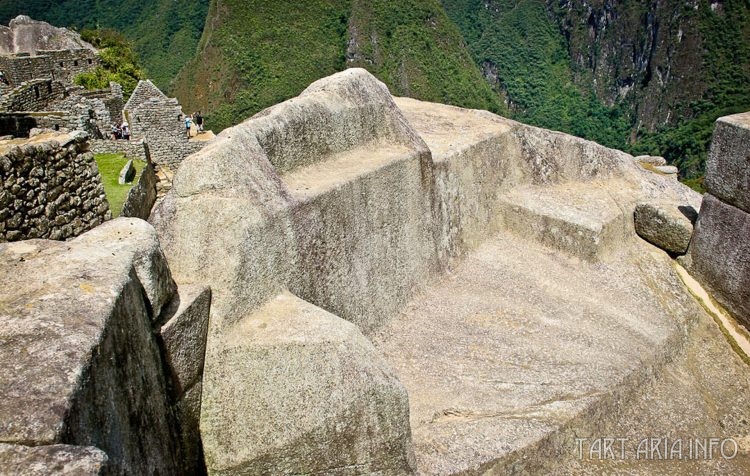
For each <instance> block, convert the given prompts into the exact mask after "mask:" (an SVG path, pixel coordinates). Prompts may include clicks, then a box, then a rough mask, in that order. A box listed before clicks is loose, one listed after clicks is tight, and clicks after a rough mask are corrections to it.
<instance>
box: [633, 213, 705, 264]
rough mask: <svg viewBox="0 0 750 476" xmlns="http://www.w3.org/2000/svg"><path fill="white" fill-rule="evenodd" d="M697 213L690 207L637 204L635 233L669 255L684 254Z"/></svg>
mask: <svg viewBox="0 0 750 476" xmlns="http://www.w3.org/2000/svg"><path fill="white" fill-rule="evenodd" d="M697 216H698V212H696V211H695V209H693V208H692V207H691V206H689V205H687V204H685V205H677V204H671V203H639V204H638V205H636V207H635V213H634V220H635V231H636V233H638V235H639V236H640V237H641V238H643V239H644V240H646V241H648V242H649V243H651V244H652V245H655V246H658V247H659V248H661V249H663V250H665V251H668V252H669V253H676V254H684V253H685V252H686V251H687V248H688V245H689V244H690V237H691V236H692V234H693V221H692V220H695V218H697Z"/></svg>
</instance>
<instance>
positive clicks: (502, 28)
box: [443, 0, 750, 177]
mask: <svg viewBox="0 0 750 476" xmlns="http://www.w3.org/2000/svg"><path fill="white" fill-rule="evenodd" d="M443 4H444V6H445V8H446V11H447V12H448V14H449V16H450V17H451V18H452V19H453V20H454V22H455V23H456V24H457V25H458V26H459V28H460V29H461V31H462V33H463V35H464V37H465V38H466V41H467V43H468V44H469V47H470V50H471V52H472V55H473V57H474V60H475V62H476V63H477V64H478V65H480V66H481V67H482V69H483V71H484V73H485V77H486V78H487V79H488V80H489V81H490V82H492V83H495V85H496V86H495V87H496V88H497V89H501V90H503V91H505V92H506V95H507V97H508V99H509V101H510V103H511V107H512V111H513V114H514V116H515V117H517V118H518V119H520V120H522V121H526V122H529V123H532V124H536V125H541V126H544V127H549V128H553V129H560V130H564V131H567V132H572V133H574V134H576V135H580V136H583V137H587V138H591V139H594V140H597V141H599V142H602V143H604V144H607V145H610V146H614V147H618V148H623V149H627V150H630V151H632V152H634V153H653V154H659V155H662V154H663V155H665V156H666V157H667V158H668V159H669V160H670V161H671V162H673V163H675V164H676V165H679V166H680V168H681V170H682V173H683V174H684V175H685V176H688V177H696V176H700V175H702V172H703V166H704V163H705V157H706V148H707V146H708V141H709V140H710V135H711V130H712V128H713V121H714V120H715V119H716V118H717V117H719V116H721V115H726V114H731V113H734V112H739V111H742V110H747V109H750V2H749V1H747V0H725V1H717V0H711V1H707V0H690V1H687V2H686V1H684V0H659V1H650V2H625V1H614V0H604V1H588V0H559V1H552V0H549V1H544V0H443Z"/></svg>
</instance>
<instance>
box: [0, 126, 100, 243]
mask: <svg viewBox="0 0 750 476" xmlns="http://www.w3.org/2000/svg"><path fill="white" fill-rule="evenodd" d="M0 148H3V149H5V150H4V151H2V152H0V181H2V184H3V187H2V190H0V241H18V240H23V239H30V238H49V239H53V240H64V239H68V238H72V237H74V236H78V235H80V234H81V233H83V232H84V231H87V230H90V229H91V228H93V227H95V226H97V225H99V224H101V223H102V222H104V221H105V220H108V219H109V218H110V217H111V213H110V210H109V204H108V203H107V199H106V196H105V194H104V187H103V186H102V183H101V178H100V176H99V170H98V168H97V166H96V162H95V161H94V157H93V154H91V153H90V152H88V144H87V136H86V135H85V134H82V133H75V134H66V135H52V136H49V137H46V136H39V137H36V138H34V139H33V140H31V141H29V142H28V143H26V144H20V145H17V144H15V143H11V144H9V146H3V145H2V144H0Z"/></svg>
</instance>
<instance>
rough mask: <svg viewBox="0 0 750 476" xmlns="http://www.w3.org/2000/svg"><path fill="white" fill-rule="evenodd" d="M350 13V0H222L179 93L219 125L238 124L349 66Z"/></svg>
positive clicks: (177, 87) (213, 9)
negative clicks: (346, 53) (281, 0)
mask: <svg viewBox="0 0 750 476" xmlns="http://www.w3.org/2000/svg"><path fill="white" fill-rule="evenodd" d="M348 15H349V2H348V1H347V0H334V1H326V0H310V1H305V2H297V3H279V2H267V1H263V0H227V1H222V2H216V1H214V2H212V3H211V9H210V12H209V19H208V23H209V24H208V27H207V28H206V31H205V32H204V35H203V38H202V40H201V44H200V46H199V53H198V55H197V56H196V57H195V58H194V59H193V60H192V61H190V62H189V63H188V64H187V65H186V66H185V68H184V69H183V70H182V72H181V73H180V75H179V77H178V78H177V80H176V82H175V89H174V92H175V94H176V96H177V97H178V99H180V102H181V103H182V104H183V105H184V106H185V107H186V110H191V111H192V110H201V111H203V112H204V113H206V123H207V125H208V127H210V128H211V129H213V130H214V131H217V130H221V129H223V128H225V127H228V126H231V125H233V124H236V123H237V122H239V121H241V120H242V119H245V118H247V117H249V116H251V115H253V114H254V113H256V112H258V111H260V110H261V109H264V108H266V107H268V106H271V105H273V104H276V103H278V102H281V101H283V100H285V99H288V98H290V97H293V96H296V95H298V94H299V93H300V92H301V91H302V90H303V89H304V88H306V87H307V86H308V85H309V84H310V83H311V82H313V81H315V80H316V79H319V78H321V77H324V76H327V75H330V74H332V73H334V72H336V71H339V70H341V69H342V68H343V67H344V63H345V57H344V51H345V48H346V28H347V18H348Z"/></svg>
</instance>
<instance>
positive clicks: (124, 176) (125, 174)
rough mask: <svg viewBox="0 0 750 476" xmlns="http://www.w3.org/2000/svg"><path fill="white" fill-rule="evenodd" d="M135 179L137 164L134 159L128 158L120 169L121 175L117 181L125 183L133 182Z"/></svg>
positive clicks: (121, 183)
mask: <svg viewBox="0 0 750 476" xmlns="http://www.w3.org/2000/svg"><path fill="white" fill-rule="evenodd" d="M134 179H135V166H134V165H133V160H132V159H131V160H128V162H127V163H126V164H125V166H124V167H123V168H122V170H120V177H119V178H118V179H117V183H119V184H120V185H125V184H126V183H131V182H132V181H133V180H134Z"/></svg>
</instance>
